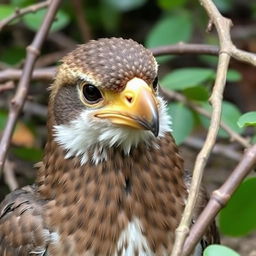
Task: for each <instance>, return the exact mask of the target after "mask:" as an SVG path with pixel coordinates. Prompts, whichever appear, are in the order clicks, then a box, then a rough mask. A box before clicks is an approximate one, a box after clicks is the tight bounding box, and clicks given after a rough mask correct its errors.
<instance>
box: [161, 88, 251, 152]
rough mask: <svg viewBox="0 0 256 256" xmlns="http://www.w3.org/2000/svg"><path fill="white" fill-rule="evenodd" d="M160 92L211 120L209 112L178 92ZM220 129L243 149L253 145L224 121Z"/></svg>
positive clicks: (167, 98) (163, 90)
mask: <svg viewBox="0 0 256 256" xmlns="http://www.w3.org/2000/svg"><path fill="white" fill-rule="evenodd" d="M160 92H161V94H162V95H163V96H164V97H165V99H166V100H168V101H170V100H173V99H174V100H176V101H179V102H182V103H183V104H185V105H187V106H188V107H190V108H191V109H193V110H194V111H196V112H197V113H199V114H201V115H203V116H205V117H207V118H211V113H210V112H209V111H207V110H206V109H204V108H202V107H201V106H200V105H199V104H197V103H195V102H193V101H190V100H188V99H187V98H186V97H184V96H183V95H182V94H180V93H178V92H174V91H169V90H166V89H164V88H162V87H161V89H160ZM220 127H221V128H222V129H223V130H225V131H226V132H227V133H228V135H229V136H230V138H231V140H233V141H237V142H238V143H239V144H241V145H242V146H243V147H246V148H247V147H250V146H251V144H250V143H249V141H248V140H247V139H245V138H243V137H242V136H240V135H239V134H238V133H236V132H235V131H233V130H232V129H231V128H230V127H229V126H228V125H226V124H225V123H223V122H222V121H221V122H220Z"/></svg>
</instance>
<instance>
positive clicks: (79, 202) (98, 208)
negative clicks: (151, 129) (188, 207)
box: [39, 136, 186, 255]
mask: <svg viewBox="0 0 256 256" xmlns="http://www.w3.org/2000/svg"><path fill="white" fill-rule="evenodd" d="M46 152H48V153H47V155H46V156H45V160H44V161H45V165H44V166H42V167H41V170H40V173H41V175H40V177H39V193H40V195H41V197H42V198H45V199H47V200H49V202H48V203H47V205H46V206H45V207H46V219H47V223H48V225H50V226H51V227H53V228H54V229H55V230H58V232H59V234H60V236H61V238H62V243H63V244H66V243H68V240H69V241H70V240H72V243H73V246H72V247H75V248H77V250H76V253H77V254H75V253H74V252H73V254H72V255H82V253H84V252H85V251H87V250H90V251H92V252H94V253H95V254H93V255H113V254H114V252H115V249H116V244H117V240H118V238H119V236H120V233H121V231H122V230H123V229H124V228H125V227H126V226H127V224H128V222H129V221H131V220H132V219H133V218H135V217H136V218H138V219H139V220H140V221H141V223H142V225H143V227H144V235H145V236H146V237H147V240H148V242H149V244H150V247H151V248H152V250H153V252H154V253H156V255H162V253H163V252H162V250H163V249H168V251H170V250H171V248H172V241H173V235H174V230H175V228H176V226H177V224H178V222H179V220H180V216H181V213H182V210H183V207H184V198H185V197H186V188H185V187H184V183H183V179H182V177H183V174H182V169H183V167H182V160H181V158H180V157H179V155H178V152H177V148H176V145H175V144H174V142H173V140H172V139H171V137H170V136H166V138H164V139H162V140H160V141H159V149H158V148H156V149H154V148H149V149H148V150H145V148H144V147H139V148H137V149H134V150H133V151H132V152H131V157H128V158H127V157H125V156H124V155H123V154H122V153H121V152H119V151H118V150H110V151H109V159H111V161H107V162H103V163H102V164H99V165H98V166H96V167H95V166H93V165H92V164H91V163H88V164H85V165H84V166H83V167H80V162H79V159H72V160H69V159H67V160H63V151H62V150H61V149H60V148H59V147H57V146H56V144H55V143H54V142H50V143H48V144H47V146H46ZM170 170H171V171H170ZM174 184H175V186H174ZM51 199H52V200H51ZM74 202H76V203H74ZM72 247H70V248H72Z"/></svg>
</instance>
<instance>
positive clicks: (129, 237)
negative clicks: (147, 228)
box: [115, 218, 154, 256]
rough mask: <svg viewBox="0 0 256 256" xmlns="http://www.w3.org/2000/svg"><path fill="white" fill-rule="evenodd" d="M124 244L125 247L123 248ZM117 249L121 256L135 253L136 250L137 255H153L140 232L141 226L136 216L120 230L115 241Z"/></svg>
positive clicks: (129, 255)
mask: <svg viewBox="0 0 256 256" xmlns="http://www.w3.org/2000/svg"><path fill="white" fill-rule="evenodd" d="M126 245H127V248H125V246H126ZM117 251H121V255H122V256H131V255H135V252H136V251H137V252H138V254H139V256H153V255H154V254H153V252H152V251H151V249H150V248H149V245H148V242H147V239H146V237H145V236H144V235H143V234H142V227H141V224H140V221H139V220H138V219H137V218H135V219H134V220H133V221H131V222H130V223H129V224H128V226H127V227H126V229H125V230H123V231H122V233H121V235H120V237H119V239H118V242H117ZM115 255H117V253H115Z"/></svg>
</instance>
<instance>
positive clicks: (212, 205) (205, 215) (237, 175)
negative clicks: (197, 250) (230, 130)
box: [183, 144, 256, 256]
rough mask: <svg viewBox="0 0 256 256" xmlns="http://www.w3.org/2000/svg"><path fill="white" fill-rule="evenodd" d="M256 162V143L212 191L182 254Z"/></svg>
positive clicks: (191, 244)
mask: <svg viewBox="0 0 256 256" xmlns="http://www.w3.org/2000/svg"><path fill="white" fill-rule="evenodd" d="M255 164H256V144H255V145H253V146H252V147H250V148H248V149H247V150H246V152H245V154H244V156H243V158H242V160H241V161H240V162H239V164H238V165H237V167H236V168H235V169H234V170H233V172H232V173H231V175H230V176H229V177H228V179H227V180H226V181H225V183H224V184H223V185H222V186H221V187H220V188H219V189H218V190H215V191H213V193H212V196H211V199H210V201H209V202H208V204H207V206H206V207H205V208H204V210H203V212H202V213H201V214H200V216H199V218H198V219H197V221H196V223H195V224H194V225H193V226H192V228H191V231H190V233H189V236H188V238H187V240H186V242H185V245H184V249H183V252H184V256H187V255H189V254H190V253H191V251H192V250H193V248H194V247H195V245H196V244H197V242H198V241H199V240H200V238H201V237H202V236H203V234H204V232H205V231H206V229H207V227H208V226H209V225H210V223H211V222H212V221H213V220H214V218H215V217H216V215H217V214H218V212H219V211H220V210H221V208H223V207H224V206H225V205H226V204H227V202H228V200H229V199H230V198H231V196H232V194H233V193H234V192H235V190H236V189H237V188H238V186H239V185H240V184H241V182H242V181H243V179H244V178H245V177H246V176H247V175H248V173H249V172H250V171H251V169H252V168H253V166H254V165H255Z"/></svg>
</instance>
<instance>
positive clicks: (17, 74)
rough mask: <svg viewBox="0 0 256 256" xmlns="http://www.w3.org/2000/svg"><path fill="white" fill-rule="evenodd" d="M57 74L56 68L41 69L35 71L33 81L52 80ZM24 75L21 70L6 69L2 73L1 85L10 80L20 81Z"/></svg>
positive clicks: (0, 73) (0, 75)
mask: <svg viewBox="0 0 256 256" xmlns="http://www.w3.org/2000/svg"><path fill="white" fill-rule="evenodd" d="M55 72H56V68H55V67H48V68H39V69H35V70H34V71H33V73H32V76H31V79H32V80H47V81H48V80H52V79H53V76H54V74H55ZM21 75H22V70H21V69H5V70H3V71H0V83H4V82H6V81H8V80H14V81H16V80H19V79H20V78H21Z"/></svg>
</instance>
